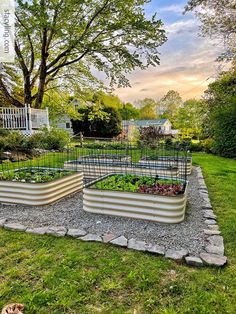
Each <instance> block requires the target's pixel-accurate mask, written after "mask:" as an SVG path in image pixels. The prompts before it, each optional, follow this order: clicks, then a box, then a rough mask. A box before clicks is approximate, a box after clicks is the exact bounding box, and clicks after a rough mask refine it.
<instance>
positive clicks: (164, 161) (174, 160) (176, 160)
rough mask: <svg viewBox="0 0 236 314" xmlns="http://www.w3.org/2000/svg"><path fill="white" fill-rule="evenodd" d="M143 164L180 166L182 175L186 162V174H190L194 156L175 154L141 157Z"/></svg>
mask: <svg viewBox="0 0 236 314" xmlns="http://www.w3.org/2000/svg"><path fill="white" fill-rule="evenodd" d="M140 163H141V164H145V163H146V164H147V165H162V166H163V167H165V166H175V167H178V169H179V173H180V174H181V175H183V174H185V164H186V174H187V175H190V174H191V172H192V157H187V158H185V157H182V156H179V157H177V156H176V157H175V156H149V157H144V158H141V160H140Z"/></svg>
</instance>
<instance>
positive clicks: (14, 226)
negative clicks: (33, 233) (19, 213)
mask: <svg viewBox="0 0 236 314" xmlns="http://www.w3.org/2000/svg"><path fill="white" fill-rule="evenodd" d="M4 228H5V229H7V230H14V231H25V230H26V228H27V227H26V226H24V225H22V224H20V223H17V222H16V223H5V224H4Z"/></svg>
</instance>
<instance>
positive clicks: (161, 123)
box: [122, 119, 174, 135]
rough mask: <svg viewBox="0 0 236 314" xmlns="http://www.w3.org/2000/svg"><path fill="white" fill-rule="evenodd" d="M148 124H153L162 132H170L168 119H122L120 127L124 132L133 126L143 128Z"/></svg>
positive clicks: (127, 131)
mask: <svg viewBox="0 0 236 314" xmlns="http://www.w3.org/2000/svg"><path fill="white" fill-rule="evenodd" d="M149 126H155V127H157V128H158V129H160V130H161V131H162V133H163V134H165V135H169V134H172V132H173V131H174V130H172V124H171V122H170V121H169V120H168V119H157V120H123V121H122V127H123V130H124V131H125V133H126V134H128V133H129V131H130V130H131V129H132V130H133V129H134V128H136V129H138V128H145V127H149Z"/></svg>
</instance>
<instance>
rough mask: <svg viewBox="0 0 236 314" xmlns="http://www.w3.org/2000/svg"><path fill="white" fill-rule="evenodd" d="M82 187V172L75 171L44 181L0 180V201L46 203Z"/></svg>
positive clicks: (28, 203) (32, 203)
mask: <svg viewBox="0 0 236 314" xmlns="http://www.w3.org/2000/svg"><path fill="white" fill-rule="evenodd" d="M82 189H83V173H82V172H76V173H73V174H70V175H67V176H65V177H63V178H60V179H56V180H54V181H50V182H46V183H25V182H16V181H14V182H13V181H3V180H1V181H0V202H1V203H11V204H26V205H46V204H50V203H53V202H55V201H57V200H59V199H61V198H62V197H65V196H67V195H69V194H72V193H74V192H77V191H80V190H82Z"/></svg>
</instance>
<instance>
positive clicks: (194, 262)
mask: <svg viewBox="0 0 236 314" xmlns="http://www.w3.org/2000/svg"><path fill="white" fill-rule="evenodd" d="M185 261H186V263H187V264H188V265H191V266H196V267H202V266H203V261H202V260H201V258H199V257H197V256H186V257H185Z"/></svg>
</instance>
